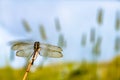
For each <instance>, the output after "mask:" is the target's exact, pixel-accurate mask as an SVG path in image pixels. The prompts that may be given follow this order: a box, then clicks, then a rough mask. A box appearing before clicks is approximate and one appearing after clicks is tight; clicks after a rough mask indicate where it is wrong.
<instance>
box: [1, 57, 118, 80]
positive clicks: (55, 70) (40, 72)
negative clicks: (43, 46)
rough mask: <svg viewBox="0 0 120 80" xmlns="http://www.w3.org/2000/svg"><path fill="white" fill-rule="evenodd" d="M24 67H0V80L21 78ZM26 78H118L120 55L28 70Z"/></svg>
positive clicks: (92, 79) (51, 79) (40, 79)
mask: <svg viewBox="0 0 120 80" xmlns="http://www.w3.org/2000/svg"><path fill="white" fill-rule="evenodd" d="M24 72H25V69H24V68H23V69H13V68H11V67H9V66H6V67H4V68H0V80H21V79H22V77H23V75H24ZM27 80H120V56H117V57H116V58H114V59H113V60H111V61H109V62H101V63H95V62H94V63H93V62H81V63H80V62H66V63H64V64H52V65H47V66H44V67H42V68H40V67H38V68H37V69H36V71H34V72H30V73H29V75H28V78H27Z"/></svg>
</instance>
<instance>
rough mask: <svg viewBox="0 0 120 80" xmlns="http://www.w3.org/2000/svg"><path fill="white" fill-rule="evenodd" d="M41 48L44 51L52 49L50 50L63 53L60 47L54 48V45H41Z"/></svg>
mask: <svg viewBox="0 0 120 80" xmlns="http://www.w3.org/2000/svg"><path fill="white" fill-rule="evenodd" d="M40 47H41V48H44V49H50V50H53V51H58V52H61V51H62V49H61V48H60V47H58V46H54V45H51V44H44V43H40Z"/></svg>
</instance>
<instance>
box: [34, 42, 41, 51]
mask: <svg viewBox="0 0 120 80" xmlns="http://www.w3.org/2000/svg"><path fill="white" fill-rule="evenodd" d="M39 48H40V42H38V41H36V42H35V43H34V50H37V49H39Z"/></svg>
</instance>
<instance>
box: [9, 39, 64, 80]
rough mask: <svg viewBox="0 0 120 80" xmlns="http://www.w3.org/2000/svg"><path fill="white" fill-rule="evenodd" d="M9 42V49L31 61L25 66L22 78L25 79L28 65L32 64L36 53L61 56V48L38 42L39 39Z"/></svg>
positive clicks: (52, 56)
mask: <svg viewBox="0 0 120 80" xmlns="http://www.w3.org/2000/svg"><path fill="white" fill-rule="evenodd" d="M10 44H12V46H11V49H12V50H14V51H16V56H19V57H26V58H31V62H30V63H29V65H28V67H27V70H26V73H25V75H24V78H23V80H25V79H26V76H27V74H28V72H29V71H30V67H31V65H33V64H34V61H35V60H36V58H37V56H38V55H41V56H43V57H51V58H61V57H63V54H62V51H63V50H62V49H61V48H60V47H58V46H55V45H51V44H45V43H40V42H39V41H36V42H32V41H13V42H11V43H10Z"/></svg>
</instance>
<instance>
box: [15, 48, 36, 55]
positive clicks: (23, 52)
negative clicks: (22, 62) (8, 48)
mask: <svg viewBox="0 0 120 80" xmlns="http://www.w3.org/2000/svg"><path fill="white" fill-rule="evenodd" d="M33 51H34V50H32V49H24V50H18V51H17V52H16V56H19V57H30V56H31V55H32V54H33Z"/></svg>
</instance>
